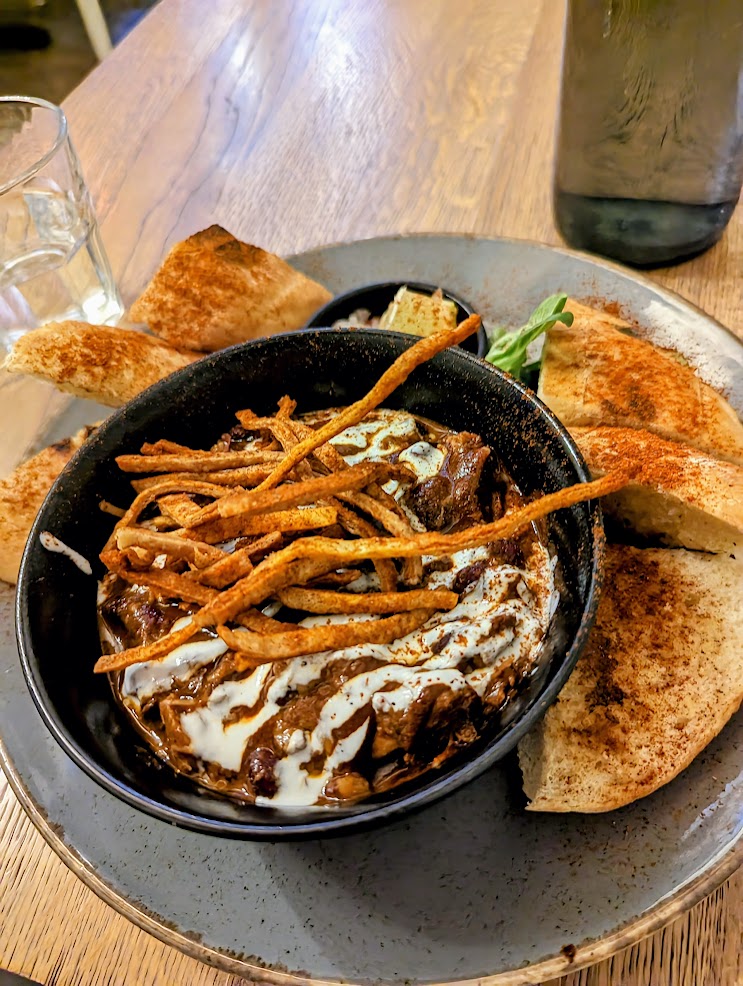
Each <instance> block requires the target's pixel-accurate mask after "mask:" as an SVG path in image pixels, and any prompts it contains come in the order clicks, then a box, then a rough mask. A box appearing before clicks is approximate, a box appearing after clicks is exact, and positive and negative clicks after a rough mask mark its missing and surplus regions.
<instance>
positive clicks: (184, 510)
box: [140, 486, 201, 527]
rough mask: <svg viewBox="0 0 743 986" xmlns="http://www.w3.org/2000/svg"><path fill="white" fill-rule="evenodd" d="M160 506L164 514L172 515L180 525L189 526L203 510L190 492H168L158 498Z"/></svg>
mask: <svg viewBox="0 0 743 986" xmlns="http://www.w3.org/2000/svg"><path fill="white" fill-rule="evenodd" d="M150 488H151V487H149V486H147V487H145V489H150ZM140 492H141V491H140ZM158 506H159V507H160V510H161V512H162V513H163V514H167V516H168V517H172V518H173V520H174V521H175V522H176V523H177V524H178V525H179V526H180V527H188V525H189V524H190V523H191V521H192V520H193V518H194V517H195V516H196V515H197V514H198V512H199V510H201V507H199V506H197V505H196V504H195V503H194V502H193V500H192V499H191V497H190V496H189V495H188V493H166V494H165V496H162V497H160V499H159V500H158Z"/></svg>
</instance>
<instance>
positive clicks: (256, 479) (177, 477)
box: [131, 465, 273, 494]
mask: <svg viewBox="0 0 743 986" xmlns="http://www.w3.org/2000/svg"><path fill="white" fill-rule="evenodd" d="M272 468H273V467H272V466H270V465H265V466H245V467H244V468H242V469H222V470H219V471H218V472H200V473H193V472H166V473H162V474H161V475H157V476H147V477H146V478H145V479H133V480H132V481H131V484H132V488H133V489H134V490H136V492H137V493H141V492H142V491H143V490H149V489H151V488H152V487H153V486H157V485H158V483H163V482H169V483H178V482H188V481H189V480H191V479H193V478H194V476H195V475H198V477H199V479H200V480H202V482H204V483H214V485H215V486H225V487H231V489H226V490H225V491H224V493H225V494H226V493H231V492H233V491H234V490H240V489H241V488H242V489H249V488H250V487H252V486H257V485H258V484H259V483H260V482H262V481H263V479H264V478H265V477H266V476H267V475H268V474H269V473H270V472H271V469H272Z"/></svg>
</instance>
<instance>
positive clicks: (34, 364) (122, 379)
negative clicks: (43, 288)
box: [4, 322, 201, 407]
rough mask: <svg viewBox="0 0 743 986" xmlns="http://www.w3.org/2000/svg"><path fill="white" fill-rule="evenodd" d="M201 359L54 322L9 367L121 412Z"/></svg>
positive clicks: (29, 337) (138, 336)
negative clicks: (144, 394)
mask: <svg viewBox="0 0 743 986" xmlns="http://www.w3.org/2000/svg"><path fill="white" fill-rule="evenodd" d="M200 355H201V354H200V353H191V352H179V351H178V350H177V349H172V348H171V347H170V346H167V345H166V344H165V343H163V342H161V341H160V340H159V339H153V338H152V336H148V335H144V333H142V332H135V331H133V330H132V329H118V328H114V327H113V326H110V325H88V324H87V322H49V323H48V324H47V325H43V326H42V327H41V328H39V329H33V330H32V331H31V332H26V333H24V334H23V335H22V336H21V337H20V338H19V339H18V340H17V341H16V343H15V344H14V346H13V348H12V350H11V351H10V353H9V354H8V356H7V358H6V360H5V364H4V366H5V369H6V370H9V371H10V372H11V373H26V374H28V375H29V376H32V377H37V378H38V379H40V380H48V381H50V382H51V383H53V384H54V385H55V387H57V388H58V389H59V390H63V391H66V392H67V393H70V394H75V395H76V396H77V397H87V398H90V399H91V400H95V401H98V402H99V403H100V404H106V405H108V406H109V407H119V406H120V405H122V404H126V402H127V401H128V400H131V398H132V397H134V396H136V395H137V394H139V393H140V392H141V391H143V390H145V389H146V388H147V387H149V386H151V385H152V384H153V383H156V382H157V381H158V380H162V379H163V377H167V376H168V375H169V374H170V373H173V372H174V371H175V370H180V369H182V368H183V367H184V366H188V365H189V364H190V363H193V362H194V360H197V359H199V357H200Z"/></svg>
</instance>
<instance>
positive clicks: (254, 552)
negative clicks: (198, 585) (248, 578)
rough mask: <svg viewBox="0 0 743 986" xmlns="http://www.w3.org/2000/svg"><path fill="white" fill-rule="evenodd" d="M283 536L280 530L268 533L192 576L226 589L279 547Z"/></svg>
mask: <svg viewBox="0 0 743 986" xmlns="http://www.w3.org/2000/svg"><path fill="white" fill-rule="evenodd" d="M282 541H283V538H282V536H281V534H279V532H278V531H274V532H273V533H271V534H266V535H265V536H264V537H262V538H258V539H257V540H256V541H253V543H252V544H248V545H245V546H244V547H242V548H238V549H237V550H236V551H233V552H232V554H229V555H226V556H223V557H222V558H221V559H220V561H216V562H214V564H213V565H209V566H208V567H207V568H202V569H200V570H199V571H196V572H193V573H192V576H193V578H195V579H198V581H199V582H202V583H203V584H204V585H210V586H212V588H214V589H224V587H225V586H228V585H231V584H232V583H233V582H237V580H238V579H241V578H243V576H245V575H247V574H248V572H251V571H252V570H253V565H254V562H255V561H257V560H258V559H260V558H262V557H263V556H264V555H266V554H268V552H269V551H273V550H274V549H275V548H277V547H279V545H280V544H281V543H282Z"/></svg>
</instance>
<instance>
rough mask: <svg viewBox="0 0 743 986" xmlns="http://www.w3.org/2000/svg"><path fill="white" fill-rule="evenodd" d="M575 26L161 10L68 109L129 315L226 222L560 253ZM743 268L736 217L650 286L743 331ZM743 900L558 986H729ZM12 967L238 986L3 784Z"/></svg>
mask: <svg viewBox="0 0 743 986" xmlns="http://www.w3.org/2000/svg"><path fill="white" fill-rule="evenodd" d="M562 20H563V5H562V4H561V3H556V2H554V0H491V2H489V3H482V2H476V0H355V2H353V0H271V2H266V0H212V2H211V3H209V4H204V3H203V0H163V2H162V3H161V4H160V5H159V6H158V7H157V8H156V9H155V10H154V11H153V12H152V13H151V14H150V15H149V16H148V17H147V18H146V19H145V20H144V22H143V23H142V24H141V25H140V26H139V27H138V28H136V29H135V30H134V32H133V33H132V34H131V35H130V36H129V37H128V38H127V39H126V40H125V41H124V42H123V43H122V45H121V46H120V47H119V48H118V49H117V50H116V51H114V53H113V54H112V55H111V56H110V57H109V58H107V59H106V61H105V62H104V63H103V64H102V65H101V66H100V67H99V68H98V69H96V70H95V71H94V72H93V73H92V74H91V75H90V76H89V78H88V79H86V81H85V82H84V83H83V84H82V85H81V86H80V87H79V88H78V89H77V90H76V91H75V92H74V93H73V94H72V95H71V96H70V98H69V99H68V101H67V103H66V107H65V108H66V110H67V113H68V115H69V119H70V128H71V133H72V135H73V140H74V142H75V144H76V146H77V149H78V152H79V154H80V157H81V159H82V162H83V166H84V170H85V173H86V176H87V179H88V183H89V185H90V187H91V190H92V193H93V198H94V200H95V202H96V204H97V209H98V214H99V216H100V218H101V220H102V224H103V233H104V238H105V241H106V245H107V248H108V252H109V255H110V258H111V261H112V264H113V268H114V272H115V273H116V275H117V276H118V278H119V283H120V286H121V289H122V293H123V295H124V299H125V301H127V302H129V301H131V300H132V298H133V297H134V295H135V294H136V292H137V291H138V290H139V289H140V288H141V287H142V285H143V284H144V283H145V282H146V280H147V279H148V277H149V275H150V274H151V272H152V271H153V270H154V268H155V267H156V265H157V264H158V262H159V261H160V259H161V257H162V256H163V253H164V251H165V248H166V247H167V246H169V245H170V244H171V243H173V242H174V241H176V240H178V239H181V238H183V237H185V236H187V235H188V234H190V233H192V232H194V231H195V230H197V229H200V228H202V227H205V226H208V225H210V224H211V223H214V222H218V223H221V224H222V225H224V226H226V227H228V228H229V229H230V230H232V231H233V232H234V233H235V234H236V235H238V236H240V237H242V238H244V239H247V240H249V241H252V242H255V243H258V244H261V245H262V246H265V247H267V248H269V249H272V250H275V251H276V252H278V253H291V252H294V251H297V250H302V249H305V248H308V247H311V246H317V245H320V244H324V243H330V242H334V241H338V240H344V239H356V238H359V237H367V236H372V235H376V234H384V233H397V232H413V231H415V232H421V231H449V232H458V233H471V234H478V235H488V236H499V235H502V236H516V237H527V238H532V239H537V240H542V241H545V242H547V243H558V242H559V239H558V236H557V233H556V231H555V228H554V225H553V222H552V218H551V211H550V174H551V163H552V148H553V143H554V124H555V110H556V100H557V86H558V75H559V61H560V54H559V53H560V48H561V36H562ZM742 272H743V210H741V208H739V209H738V210H737V212H736V213H735V215H734V217H733V220H732V222H731V224H730V227H729V229H728V231H727V233H726V235H725V237H724V238H723V240H722V242H721V243H720V244H718V246H716V247H715V248H714V249H712V250H710V251H709V252H708V253H706V254H704V255H703V256H702V257H700V258H698V259H696V260H693V261H691V262H689V263H686V264H682V265H680V266H678V267H675V268H673V269H670V270H664V271H657V272H655V273H654V274H653V276H654V277H655V278H656V279H657V280H658V281H659V282H661V283H662V284H664V285H666V286H667V287H669V288H672V289H674V290H676V291H678V292H679V293H680V294H681V295H683V296H684V297H686V298H688V299H689V300H691V301H692V302H694V303H695V304H697V305H699V306H700V307H702V308H704V309H706V311H708V312H709V313H710V314H712V315H714V316H715V317H717V318H718V319H719V320H720V321H722V322H723V323H725V324H726V325H728V326H729V327H730V328H732V329H733V330H734V331H736V332H737V333H738V334H739V335H740V336H741V337H742V338H743V306H741V300H742V299H741V284H743V276H742ZM742 904H743V880H742V879H741V877H740V874H738V875H737V876H735V877H733V879H732V880H731V881H730V882H729V883H728V884H727V885H725V886H724V887H722V888H721V889H720V890H719V891H717V892H716V893H715V894H713V895H712V897H710V898H708V899H707V900H706V901H704V902H702V903H701V904H699V905H698V906H697V907H696V908H695V909H694V910H693V911H691V912H690V913H689V914H688V915H687V916H685V917H682V918H680V919H678V920H677V921H676V922H675V923H674V924H673V925H671V926H670V927H669V928H667V929H665V930H664V931H663V932H659V933H657V934H656V935H654V936H653V937H652V938H651V939H648V940H646V941H645V942H643V943H641V944H639V945H637V946H635V947H633V948H631V949H629V950H628V951H626V952H624V953H622V954H620V955H619V956H617V957H616V958H615V959H613V960H608V961H605V962H602V963H600V964H599V965H597V966H594V967H592V968H591V969H589V970H583V971H582V972H576V973H573V974H572V975H569V976H567V977H565V978H564V979H562V980H560V981H559V982H560V983H561V984H563V986H578V984H582V986H588V984H590V986H610V984H611V986H648V984H652V986H669V984H671V983H673V984H675V986H734V984H736V983H738V982H739V979H738V973H737V965H738V954H739V951H740V942H741V923H740V922H741V910H742V909H743V908H742ZM0 967H9V968H10V969H12V970H16V971H19V972H23V973H26V974H27V975H30V976H34V977H35V978H36V979H39V980H41V981H43V982H45V983H55V984H59V986H66V984H68V983H70V984H71V983H76V984H77V983H79V984H85V986H93V984H101V986H102V984H104V983H105V984H119V983H120V984H124V983H127V984H135V983H142V984H148V986H155V984H164V983H168V984H189V986H192V984H204V986H205V984H213V986H217V984H219V986H227V984H228V983H232V984H237V983H238V982H239V980H236V979H235V978H234V977H231V976H229V975H227V974H225V973H221V972H216V971H214V970H213V969H210V968H208V967H206V966H203V965H201V964H200V963H199V962H197V961H196V960H194V959H191V958H187V957H185V956H183V955H181V954H179V953H177V952H175V951H173V950H172V949H170V948H169V947H167V946H165V945H163V944H161V943H160V942H158V941H156V940H155V939H154V938H151V937H150V936H148V935H147V934H145V933H144V932H143V931H140V930H139V929H137V928H136V927H134V926H133V925H131V924H129V923H128V922H127V921H126V920H125V919H124V918H123V917H120V916H119V915H118V914H116V913H115V912H114V911H113V910H111V909H110V908H108V907H107V906H106V905H105V904H103V903H101V902H100V901H99V900H98V899H97V898H96V897H95V896H94V895H93V893H92V892H91V891H89V890H88V889H87V888H86V887H85V886H83V884H82V883H81V882H79V881H78V880H77V878H76V877H74V876H73V875H72V874H71V873H70V872H68V871H67V870H66V869H65V867H64V865H63V864H62V863H61V862H60V861H59V860H58V859H57V858H56V856H55V855H54V854H53V852H52V851H51V849H49V848H48V847H47V845H46V844H45V842H44V841H43V840H42V838H41V836H40V835H38V834H37V833H36V831H35V829H34V828H33V827H32V825H31V824H30V822H29V821H28V820H27V819H26V817H25V816H24V814H23V812H22V810H21V808H20V806H19V804H18V803H17V801H16V800H15V798H14V796H13V795H12V793H11V792H10V791H9V789H8V788H7V786H5V785H4V782H3V781H2V780H0ZM556 982H557V981H555V983H553V986H556Z"/></svg>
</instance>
